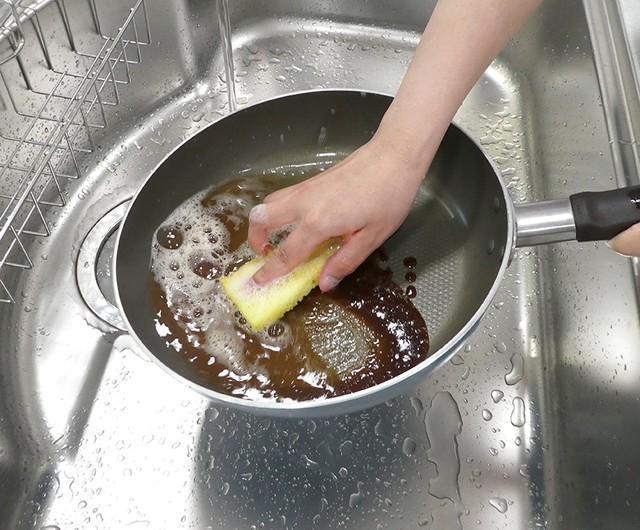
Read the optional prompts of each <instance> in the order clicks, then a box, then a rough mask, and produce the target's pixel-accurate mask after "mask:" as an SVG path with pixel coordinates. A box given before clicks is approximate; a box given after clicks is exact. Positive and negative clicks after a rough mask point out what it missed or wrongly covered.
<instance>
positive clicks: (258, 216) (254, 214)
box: [249, 204, 267, 224]
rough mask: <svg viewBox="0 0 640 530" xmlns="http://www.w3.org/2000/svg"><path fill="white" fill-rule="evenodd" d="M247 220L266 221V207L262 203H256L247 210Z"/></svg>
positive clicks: (259, 222) (260, 222)
mask: <svg viewBox="0 0 640 530" xmlns="http://www.w3.org/2000/svg"><path fill="white" fill-rule="evenodd" d="M249 221H251V222H252V223H258V224H262V223H266V222H267V207H266V206H265V205H264V204H258V205H257V206H254V207H253V208H251V211H250V212H249Z"/></svg>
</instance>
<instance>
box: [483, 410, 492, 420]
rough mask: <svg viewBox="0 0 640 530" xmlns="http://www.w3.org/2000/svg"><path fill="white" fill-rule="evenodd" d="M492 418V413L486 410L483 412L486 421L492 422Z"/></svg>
mask: <svg viewBox="0 0 640 530" xmlns="http://www.w3.org/2000/svg"><path fill="white" fill-rule="evenodd" d="M491 418H493V414H491V411H490V410H489V409H484V410H483V411H482V419H483V420H484V421H489V420H491Z"/></svg>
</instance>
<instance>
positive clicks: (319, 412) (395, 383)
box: [112, 87, 515, 417]
mask: <svg viewBox="0 0 640 530" xmlns="http://www.w3.org/2000/svg"><path fill="white" fill-rule="evenodd" d="M317 93H361V94H370V95H374V96H383V97H388V98H393V97H394V95H393V94H390V93H387V92H383V91H374V90H362V89H355V88H341V87H335V88H314V89H307V90H300V91H295V92H289V93H287V94H280V95H276V96H273V97H269V98H265V99H262V100H260V101H257V102H255V103H253V104H251V105H249V106H247V107H242V108H240V109H237V110H236V111H234V112H231V113H229V114H227V115H225V116H223V117H221V118H220V119H219V120H216V121H214V122H212V123H210V124H209V125H208V126H207V127H206V128H204V129H201V130H200V131H198V132H197V133H196V134H195V135H193V136H190V137H189V138H187V139H185V140H184V141H183V142H181V143H180V144H178V145H177V146H175V147H174V148H173V149H172V150H171V151H170V152H168V153H167V155H166V156H164V157H163V158H162V159H161V160H160V161H159V162H158V164H157V165H156V166H155V167H154V168H153V169H152V170H151V171H150V173H149V175H148V176H147V177H146V178H145V180H144V182H143V183H142V184H141V185H140V186H139V187H138V189H137V191H136V193H135V194H134V195H133V196H132V197H131V200H130V202H129V205H128V207H127V210H126V212H125V214H124V216H123V218H122V221H121V223H120V226H119V228H118V231H117V237H116V242H115V248H114V253H113V268H112V270H113V282H114V291H115V301H116V306H117V308H118V310H119V311H120V314H121V316H122V319H123V322H124V324H125V327H126V333H128V334H129V335H130V336H131V337H132V338H133V339H134V341H135V343H136V344H137V345H138V346H139V347H140V348H141V349H142V351H143V352H144V353H145V355H147V356H148V357H149V358H150V359H151V360H152V361H153V362H154V363H155V364H157V365H159V366H160V367H162V369H163V370H164V371H166V372H168V373H169V374H170V375H171V376H173V377H174V378H176V379H178V380H179V381H181V382H182V383H184V384H186V385H187V386H188V387H190V388H191V389H193V390H195V391H196V392H198V393H199V394H201V395H203V396H205V397H207V398H209V399H210V400H212V401H214V402H217V403H220V404H223V405H227V406H229V407H232V408H235V409H241V410H245V411H248V412H253V413H256V414H262V415H268V416H296V413H298V412H299V413H300V416H301V417H302V416H331V415H341V414H346V413H349V412H355V411H358V410H363V409H367V408H370V407H372V406H375V405H378V404H380V403H383V402H384V401H387V400H389V399H392V398H394V397H398V396H399V395H401V394H402V393H403V392H404V391H406V389H407V388H408V387H410V386H412V385H413V384H417V382H418V381H419V380H420V379H423V378H425V377H426V376H428V375H429V374H430V373H432V372H433V371H435V370H437V369H438V368H439V367H440V366H442V365H443V364H445V363H446V362H447V361H448V360H449V359H450V358H451V357H453V355H455V353H456V352H457V351H458V350H459V349H460V347H461V346H462V343H463V342H464V341H465V340H466V338H467V337H468V336H469V335H470V334H471V333H472V332H473V331H474V329H475V328H476V327H477V325H478V323H479V322H480V320H481V319H482V317H483V316H484V314H485V313H486V312H487V310H488V309H489V306H490V305H491V303H492V302H493V299H494V298H495V295H496V293H497V291H498V289H499V288H500V285H501V284H502V280H503V277H504V274H505V271H506V269H507V267H508V266H509V263H510V260H511V256H512V253H513V247H514V244H515V235H514V234H515V226H514V225H515V211H514V206H513V201H512V199H511V196H510V195H509V192H508V190H507V187H506V185H505V183H504V181H503V179H502V176H501V174H500V170H499V169H498V167H497V166H496V164H495V162H494V161H493V160H492V159H491V158H490V157H489V156H488V155H487V154H486V153H485V151H484V149H482V148H481V146H480V145H479V144H478V142H476V141H475V140H474V139H473V137H472V136H471V135H470V134H469V132H468V131H467V130H466V129H465V127H463V126H462V125H460V124H459V123H458V122H457V120H456V118H455V117H454V119H453V120H452V122H451V126H453V127H455V128H457V129H458V130H459V131H460V132H461V133H462V134H464V135H465V137H466V138H467V140H469V141H470V142H471V143H472V144H473V145H474V146H475V147H476V148H477V149H478V150H479V152H480V153H481V154H482V156H483V157H484V158H485V160H486V161H487V162H488V164H489V166H490V167H491V169H492V170H493V174H494V176H495V178H496V179H497V181H498V185H499V187H500V190H501V192H502V197H503V199H504V203H505V211H506V216H507V236H506V239H505V248H504V252H503V256H502V259H501V262H500V266H499V268H498V271H497V274H496V277H495V279H494V281H493V283H492V285H491V288H490V289H489V291H488V293H487V295H486V296H485V298H484V300H483V302H482V303H481V304H480V306H479V307H478V308H477V309H476V311H475V312H474V313H473V315H472V316H471V317H470V318H469V320H468V321H467V322H466V323H465V325H464V326H463V327H462V328H461V329H460V330H459V331H458V332H457V333H456V334H455V335H454V336H453V337H451V338H450V339H449V340H448V341H447V342H446V343H445V344H443V345H442V346H441V347H440V348H438V350H436V351H435V352H433V353H432V354H431V355H429V356H428V357H427V358H426V359H425V360H423V361H422V362H421V363H419V364H417V365H416V366H414V367H412V368H410V369H409V370H407V371H405V372H403V373H401V374H399V375H397V376H395V377H393V378H391V379H389V380H387V381H384V382H382V383H380V384H377V385H374V386H372V387H368V388H365V389H362V390H358V391H356V392H353V393H350V394H344V395H341V396H335V397H329V398H323V399H313V400H307V401H252V400H248V399H243V398H239V397H234V396H230V395H228V394H224V393H222V392H218V391H216V390H213V389H211V388H208V387H205V386H203V385H200V384H198V383H196V382H194V381H192V380H191V379H189V378H187V377H185V376H183V375H181V374H180V373H178V372H176V371H175V370H173V369H172V368H170V367H169V366H168V365H166V364H165V363H164V362H162V361H161V360H160V359H159V358H158V357H157V356H156V355H155V354H154V353H153V352H152V351H150V350H149V348H147V346H146V345H145V344H144V342H143V341H142V339H141V338H140V337H139V336H138V334H137V333H136V331H135V328H134V326H133V325H132V324H131V322H130V321H129V318H128V316H127V314H126V311H125V310H124V306H123V303H122V300H121V297H120V287H119V281H118V267H117V263H118V256H119V254H120V252H119V251H120V244H121V236H122V233H123V229H124V226H125V225H126V223H127V220H128V219H129V217H130V213H131V211H132V210H133V208H134V207H135V206H136V203H137V199H138V197H139V196H140V194H141V193H142V191H143V190H144V189H145V187H146V186H147V184H148V183H149V181H150V180H151V179H152V178H153V176H154V175H155V174H156V172H157V170H158V168H159V167H160V166H161V165H162V164H164V162H165V161H166V160H168V159H169V158H170V157H171V156H172V155H173V154H174V153H175V152H176V151H177V150H178V149H180V148H181V147H182V146H183V145H185V144H186V143H187V142H189V141H190V140H191V139H192V138H194V137H195V136H197V135H198V134H200V133H202V132H203V131H204V130H206V129H208V128H209V127H211V126H213V125H216V124H218V123H219V122H220V121H222V120H225V119H228V118H230V117H232V116H235V115H236V114H239V113H241V112H244V111H246V110H249V109H251V108H253V107H255V106H256V105H262V104H264V103H269V102H271V101H276V100H279V99H284V98H289V97H294V96H300V95H308V94H317ZM372 398H373V399H372Z"/></svg>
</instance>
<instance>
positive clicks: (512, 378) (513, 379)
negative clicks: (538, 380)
mask: <svg viewBox="0 0 640 530" xmlns="http://www.w3.org/2000/svg"><path fill="white" fill-rule="evenodd" d="M523 376H524V359H523V358H522V355H520V354H519V353H514V354H513V355H512V356H511V370H509V373H507V375H505V376H504V382H505V383H507V384H508V385H515V384H517V383H518V382H519V381H520V380H521V379H522V377H523Z"/></svg>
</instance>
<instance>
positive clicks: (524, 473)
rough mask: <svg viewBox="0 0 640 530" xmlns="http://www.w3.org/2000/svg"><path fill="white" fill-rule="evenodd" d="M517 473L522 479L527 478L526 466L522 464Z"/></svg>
mask: <svg viewBox="0 0 640 530" xmlns="http://www.w3.org/2000/svg"><path fill="white" fill-rule="evenodd" d="M518 473H520V475H521V476H523V477H524V478H529V471H528V470H527V464H522V465H521V466H520V469H518Z"/></svg>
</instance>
